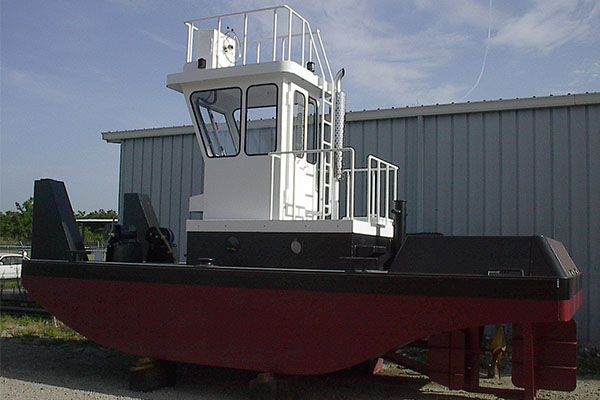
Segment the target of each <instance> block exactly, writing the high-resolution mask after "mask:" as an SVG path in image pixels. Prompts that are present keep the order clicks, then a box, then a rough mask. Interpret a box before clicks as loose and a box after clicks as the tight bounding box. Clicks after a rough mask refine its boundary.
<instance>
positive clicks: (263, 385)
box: [249, 372, 297, 400]
mask: <svg viewBox="0 0 600 400" xmlns="http://www.w3.org/2000/svg"><path fill="white" fill-rule="evenodd" d="M249 392H250V393H249V394H250V399H251V400H293V399H296V398H297V387H296V384H295V380H294V379H293V377H277V376H275V375H273V374H271V373H269V372H265V373H261V374H258V376H257V377H256V378H255V379H253V380H251V381H250V384H249Z"/></svg>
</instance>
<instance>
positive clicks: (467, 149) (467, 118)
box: [465, 114, 473, 235]
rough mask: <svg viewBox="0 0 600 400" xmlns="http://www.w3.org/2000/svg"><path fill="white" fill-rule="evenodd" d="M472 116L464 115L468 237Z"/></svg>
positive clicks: (469, 223) (469, 226)
mask: <svg viewBox="0 0 600 400" xmlns="http://www.w3.org/2000/svg"><path fill="white" fill-rule="evenodd" d="M472 115H473V114H467V115H466V121H465V123H466V129H467V131H466V134H467V143H466V147H467V148H466V151H467V165H466V168H467V199H466V200H467V209H466V212H465V214H466V215H467V235H469V233H470V231H471V196H470V195H469V193H471V169H470V167H471V163H470V160H471V142H470V137H469V135H470V133H471V122H470V120H471V116H472Z"/></svg>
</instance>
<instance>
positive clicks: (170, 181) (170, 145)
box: [169, 136, 175, 226]
mask: <svg viewBox="0 0 600 400" xmlns="http://www.w3.org/2000/svg"><path fill="white" fill-rule="evenodd" d="M173 138H174V136H171V137H170V138H169V139H170V140H169V142H170V144H169V149H170V151H171V157H169V159H170V160H171V168H170V171H169V175H170V177H171V179H170V180H169V204H172V202H171V200H172V199H173V190H172V188H171V185H172V183H173V180H172V179H173V144H174V142H175V141H174V140H173ZM170 225H171V213H170V212H169V226H170Z"/></svg>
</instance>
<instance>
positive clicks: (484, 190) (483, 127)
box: [481, 113, 487, 235]
mask: <svg viewBox="0 0 600 400" xmlns="http://www.w3.org/2000/svg"><path fill="white" fill-rule="evenodd" d="M486 129H487V127H486V124H485V113H481V142H482V143H481V149H482V150H481V151H482V155H481V159H482V169H483V171H482V176H483V182H482V184H483V187H482V195H483V199H482V202H481V203H482V204H481V212H482V219H483V221H481V231H482V234H483V235H485V234H486V232H487V226H486V222H487V218H486V208H487V207H486V205H487V201H486V200H487V179H486V175H487V167H486V164H487V163H486V162H485V155H486V150H487V149H486V147H485V139H486V137H487V134H486Z"/></svg>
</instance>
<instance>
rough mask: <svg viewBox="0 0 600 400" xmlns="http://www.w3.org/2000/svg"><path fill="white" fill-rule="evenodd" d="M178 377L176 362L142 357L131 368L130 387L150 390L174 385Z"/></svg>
mask: <svg viewBox="0 0 600 400" xmlns="http://www.w3.org/2000/svg"><path fill="white" fill-rule="evenodd" d="M176 377H177V371H176V364H175V363H172V362H168V361H162V360H153V359H150V358H141V359H139V360H138V361H137V362H136V364H135V365H134V366H133V367H131V368H129V389H131V390H135V391H138V392H149V391H151V390H156V389H160V388H163V387H166V386H172V385H174V384H175V381H176Z"/></svg>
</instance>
